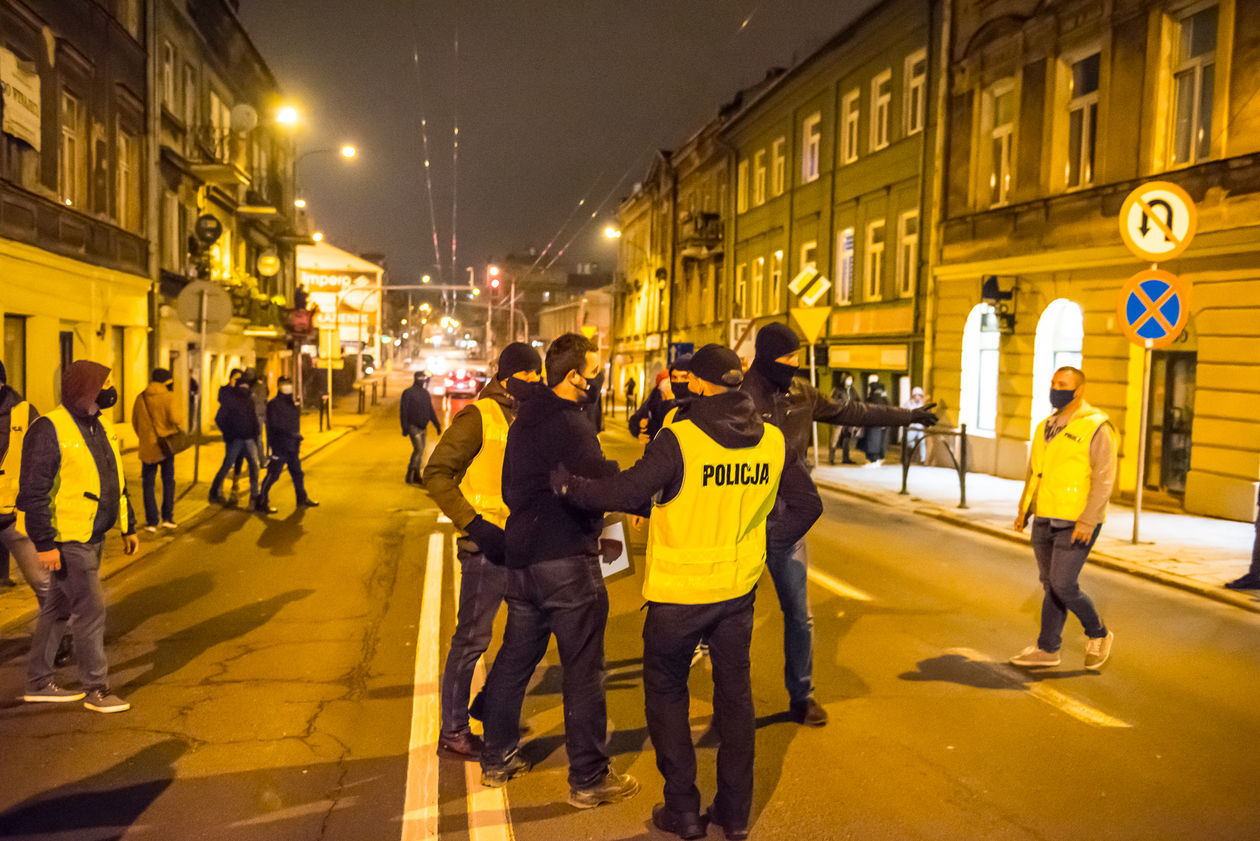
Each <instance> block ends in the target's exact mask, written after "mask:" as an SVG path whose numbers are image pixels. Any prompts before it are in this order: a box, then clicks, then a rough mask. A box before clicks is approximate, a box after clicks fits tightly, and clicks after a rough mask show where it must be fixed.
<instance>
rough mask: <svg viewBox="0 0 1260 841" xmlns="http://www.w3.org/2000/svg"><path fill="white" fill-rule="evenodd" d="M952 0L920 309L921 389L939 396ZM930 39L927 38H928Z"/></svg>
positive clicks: (946, 17) (944, 8)
mask: <svg viewBox="0 0 1260 841" xmlns="http://www.w3.org/2000/svg"><path fill="white" fill-rule="evenodd" d="M953 4H954V0H941V42H940V46H939V48H938V53H939V59H940V61H939V63H938V65H937V67H938V69H937V73H936V84H937V89H936V121H935V127H934V128H935V131H936V137H935V138H934V140H935V142H934V143H933V144H932V146H933V150H932V199H931V205H930V212H931V214H932V226H931V228H929V231H930V232H931V233H930V235H929V237H930V242H929V245H928V260H927V272H926V274H927V289H926V290H925V291H924V312H923V390H924V392H925V393H927V394H930V395H932V396H933V397H934V398H935V397H939V395H937V394H936V392H935V382H934V377H933V374H934V368H933V359H932V357H933V355H934V354H935V351H936V267H937V265H938V264H939V263H940V261H941V251H942V245H941V241H942V239H943V238H944V236H943V232H944V225H945V223H944V219H945V206H944V196H945V186H944V185H945V135H946V132H947V131H948V120H947V119H946V113H947V112H946V106H947V104H948V102H949V65H950V60H949V59H950V52H951V49H950V47H951V44H952V43H953V38H952V32H951V30H952V29H953V22H954V8H953ZM928 14H929V19H930V17H931V7H930V6H929V12H928ZM929 43H930V41H929ZM923 158H924V165H925V166H926V164H927V163H928V150H927V144H926V143H924V144H923Z"/></svg>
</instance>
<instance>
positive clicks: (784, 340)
mask: <svg viewBox="0 0 1260 841" xmlns="http://www.w3.org/2000/svg"><path fill="white" fill-rule="evenodd" d="M800 347H801V340H800V338H799V337H798V336H797V335H796V332H795V331H794V330H792V328H791V327H788V326H787V325H786V324H779V323H778V322H775V323H773V324H767V325H766V326H765V327H762V328H761V329H760V330H758V331H757V342H756V348H757V359H760V360H763V361H765V362H773V361H774V360H776V359H778V358H779V357H780V356H786V355H787V354H789V353H792V352H793V351H797V350H800Z"/></svg>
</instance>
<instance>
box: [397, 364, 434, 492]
mask: <svg viewBox="0 0 1260 841" xmlns="http://www.w3.org/2000/svg"><path fill="white" fill-rule="evenodd" d="M398 420H399V422H400V423H401V424H402V434H403V435H406V436H407V437H408V438H409V439H410V440H411V460H410V461H409V462H407V478H406V482H407V484H408V485H415V486H417V487H423V486H424V482H423V480H422V478H421V472H422V470H423V462H424V442H425V436H426V435H427V434H428V431H429V424H433V429H434V430H435V431H436V432H437V434H438V435H441V434H442V424H441V423H439V422H438V415H437V410H436V409H434V408H433V395H431V394H429V373H428V372H427V371H416V375H415V378H414V381H413V382H412V384H411V385H410V386H408V387H407V388H406V389H404V390H403V393H402V397H401V398H399V400H398Z"/></svg>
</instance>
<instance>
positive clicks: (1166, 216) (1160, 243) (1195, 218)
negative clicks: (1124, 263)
mask: <svg viewBox="0 0 1260 841" xmlns="http://www.w3.org/2000/svg"><path fill="white" fill-rule="evenodd" d="M1198 224H1199V214H1198V212H1197V211H1196V210H1195V207H1194V200H1193V199H1191V198H1190V196H1189V194H1187V193H1186V191H1185V190H1183V189H1181V188H1180V187H1178V186H1177V185H1176V184H1173V183H1172V182H1171V181H1152V182H1150V183H1148V184H1143V185H1142V186H1140V187H1138V188H1137V189H1136V190H1134V191H1133V192H1131V193H1129V195H1128V196H1127V197H1126V198H1125V200H1124V203H1123V204H1122V205H1120V237H1121V239H1123V240H1124V244H1125V245H1127V246H1128V247H1129V250H1130V251H1132V252H1133V253H1134V255H1136V256H1137V257H1138V259H1141V260H1149V261H1150V262H1152V263H1158V262H1159V261H1160V260H1171V259H1173V258H1174V257H1176V256H1177V255H1178V254H1180V253H1181V252H1183V251H1185V250H1186V246H1188V245H1189V244H1190V240H1192V239H1194V232H1195V230H1196V229H1197V227H1198Z"/></svg>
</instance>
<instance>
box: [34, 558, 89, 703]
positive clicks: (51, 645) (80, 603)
mask: <svg viewBox="0 0 1260 841" xmlns="http://www.w3.org/2000/svg"><path fill="white" fill-rule="evenodd" d="M103 546H104V542H101V543H58V544H57V548H58V549H60V550H61V569H59V570H57V571H56V572H54V573H53V574H52V581H51V587H50V588H49V590H48V597H47V598H46V599H44V601H43V603H42V604H41V605H40V606H39V616H38V618H37V619H36V620H35V633H34V634H33V635H32V636H31V655H30V658H29V660H27V665H26V686H27V688H28V689H29V690H31V691H35V690H37V689H39V688H41V687H42V686H43V685H44V684H46V683H48V681H50V680H52V679H53V671H54V669H53V658H54V657H55V656H56V655H57V646H58V644H59V643H60V642H61V637H62V634H63V633H64V632H65V628H66V619H67V617H71V618H72V619H73V621H74V658H75V661H76V663H77V665H78V667H79V683H80V684H81V685H82V687H83V689H84V691H86V692H91V691H92V690H93V689H104V688H106V687H107V686H108V685H109V683H108V679H109V663H108V661H106V659H105V594H104V592H103V591H102V590H101V549H102V547H103Z"/></svg>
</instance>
